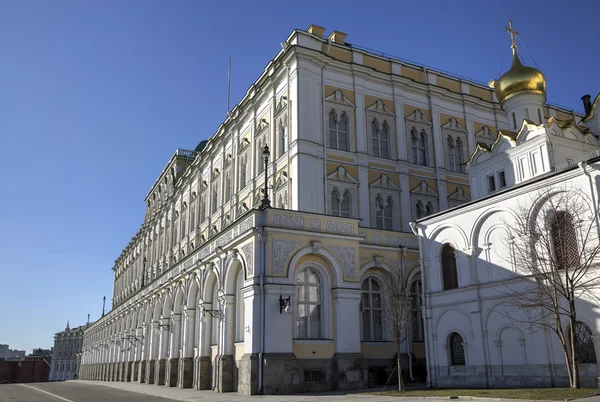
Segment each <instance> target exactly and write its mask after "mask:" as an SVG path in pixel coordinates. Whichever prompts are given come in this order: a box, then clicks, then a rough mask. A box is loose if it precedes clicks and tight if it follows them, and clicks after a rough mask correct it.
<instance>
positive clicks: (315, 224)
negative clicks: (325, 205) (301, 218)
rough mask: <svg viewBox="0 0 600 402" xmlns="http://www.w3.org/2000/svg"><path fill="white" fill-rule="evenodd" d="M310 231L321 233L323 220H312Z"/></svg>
mask: <svg viewBox="0 0 600 402" xmlns="http://www.w3.org/2000/svg"><path fill="white" fill-rule="evenodd" d="M310 230H312V231H314V232H320V231H321V220H320V219H316V218H310Z"/></svg>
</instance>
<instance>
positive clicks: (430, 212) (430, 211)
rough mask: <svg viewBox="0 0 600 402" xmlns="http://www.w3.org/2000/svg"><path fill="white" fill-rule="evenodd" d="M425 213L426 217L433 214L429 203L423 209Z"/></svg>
mask: <svg viewBox="0 0 600 402" xmlns="http://www.w3.org/2000/svg"><path fill="white" fill-rule="evenodd" d="M425 212H426V213H427V216H429V215H431V214H433V204H432V203H431V201H428V202H427V206H426V207H425Z"/></svg>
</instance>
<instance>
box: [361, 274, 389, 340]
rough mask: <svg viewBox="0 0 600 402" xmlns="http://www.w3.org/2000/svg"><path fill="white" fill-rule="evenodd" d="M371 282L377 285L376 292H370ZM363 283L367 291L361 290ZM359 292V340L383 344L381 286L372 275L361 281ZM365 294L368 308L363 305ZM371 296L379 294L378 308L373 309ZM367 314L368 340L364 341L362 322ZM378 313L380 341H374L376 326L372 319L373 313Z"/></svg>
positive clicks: (363, 324)
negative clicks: (367, 299)
mask: <svg viewBox="0 0 600 402" xmlns="http://www.w3.org/2000/svg"><path fill="white" fill-rule="evenodd" d="M371 281H372V282H375V283H376V284H377V286H379V290H378V291H374V290H372V287H371ZM365 283H368V284H369V285H368V287H369V288H368V289H363V286H364V284H365ZM360 290H361V293H360V295H361V299H360V303H361V309H360V340H361V342H385V341H386V333H385V325H384V321H385V314H384V300H383V292H384V289H383V286H382V285H381V282H380V280H379V278H377V277H375V276H374V275H369V276H366V277H365V278H363V280H362V281H361V286H360ZM365 293H366V294H367V295H368V297H369V306H368V307H367V306H365V303H364V295H365ZM373 294H379V307H378V308H376V307H373ZM367 310H368V313H369V331H368V332H369V339H365V336H364V335H365V320H364V314H365V313H366V312H367ZM377 311H378V312H379V313H380V318H379V326H380V328H379V335H380V339H375V338H376V337H375V329H376V328H375V327H376V326H377V324H376V323H375V321H374V317H373V314H374V312H377Z"/></svg>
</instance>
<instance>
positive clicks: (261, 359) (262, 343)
mask: <svg viewBox="0 0 600 402" xmlns="http://www.w3.org/2000/svg"><path fill="white" fill-rule="evenodd" d="M264 215H267V213H266V211H264ZM267 218H268V215H267ZM265 227H266V224H264V223H263V227H262V231H261V232H260V234H259V235H260V239H261V240H260V241H261V243H262V245H263V253H262V254H263V263H262V264H261V266H262V269H261V272H260V281H259V289H260V352H259V353H258V388H257V389H256V393H257V394H258V395H262V393H263V364H264V353H265V272H266V270H267V239H266V236H267V234H266V230H265Z"/></svg>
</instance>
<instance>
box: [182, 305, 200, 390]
mask: <svg viewBox="0 0 600 402" xmlns="http://www.w3.org/2000/svg"><path fill="white" fill-rule="evenodd" d="M183 318H184V323H183V324H184V328H183V342H182V347H181V349H182V356H181V358H180V359H179V381H178V385H179V388H191V387H192V383H193V382H194V330H195V328H196V327H195V323H196V320H195V318H196V310H195V309H193V308H186V309H185V310H183Z"/></svg>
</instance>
